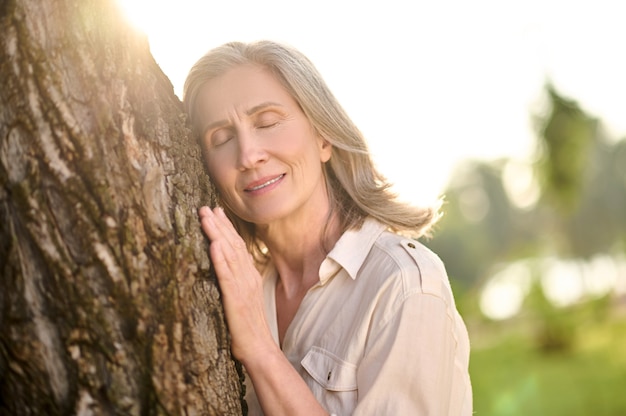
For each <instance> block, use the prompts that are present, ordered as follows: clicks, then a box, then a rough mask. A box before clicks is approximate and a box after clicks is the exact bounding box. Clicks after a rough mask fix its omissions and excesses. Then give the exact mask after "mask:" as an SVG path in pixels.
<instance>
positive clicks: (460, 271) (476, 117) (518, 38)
mask: <svg viewBox="0 0 626 416" xmlns="http://www.w3.org/2000/svg"><path fill="white" fill-rule="evenodd" d="M118 1H119V2H120V4H121V6H122V8H123V9H124V10H125V13H126V15H127V16H128V17H129V19H130V20H131V22H132V23H133V24H135V25H136V26H137V27H138V28H140V29H141V30H143V31H145V32H146V34H147V35H148V38H149V41H150V45H151V49H152V53H153V55H154V56H155V59H156V60H157V63H158V64H159V65H160V66H161V68H162V69H163V70H164V72H165V73H166V74H167V75H168V76H169V77H170V80H171V81H172V83H173V88H174V91H175V92H176V93H177V94H178V95H179V96H181V93H182V85H183V82H184V79H185V76H186V74H187V71H188V70H189V68H190V67H191V65H192V64H193V63H194V62H195V61H196V60H197V59H198V58H199V57H200V56H201V55H202V54H203V53H205V52H206V51H207V50H209V49H210V48H212V47H214V46H217V45H219V44H222V43H224V42H227V41H232V40H242V41H251V40H257V39H273V40H277V41H281V42H285V43H288V44H291V45H293V46H295V47H297V48H298V49H300V50H301V51H303V52H304V53H305V54H306V55H307V56H309V57H310V58H311V60H312V61H313V62H314V63H315V64H316V66H317V67H318V69H319V70H320V72H321V73H322V75H323V76H324V77H325V79H326V81H327V82H328V84H329V85H330V87H331V89H332V90H333V92H334V93H335V94H336V95H337V97H338V99H339V101H340V102H341V103H342V104H343V105H344V106H345V108H346V110H347V112H348V113H349V114H350V116H351V117H352V118H353V119H354V121H355V122H356V123H357V125H359V126H360V128H361V129H362V131H363V132H364V134H365V136H366V137H367V138H368V140H369V144H370V147H371V150H372V153H373V154H374V158H375V160H376V162H377V164H378V165H379V167H380V169H381V171H382V172H383V173H385V174H386V175H387V176H388V177H389V178H390V179H391V180H392V181H393V182H394V183H395V184H396V190H397V192H398V193H399V195H400V197H401V198H402V199H405V200H409V201H411V202H414V203H417V204H428V203H430V202H432V201H433V200H435V199H437V198H439V197H440V196H444V198H445V204H444V206H443V212H444V216H443V218H442V220H441V222H440V223H439V225H438V227H437V230H436V232H435V234H434V237H433V238H432V239H430V240H426V241H424V243H425V244H426V245H428V246H429V247H431V248H432V249H433V250H434V251H435V252H436V253H438V254H439V255H440V257H441V258H442V259H443V261H444V263H445V264H446V266H447V269H448V273H449V276H450V279H451V282H452V285H453V289H454V292H455V297H456V300H457V306H458V308H459V310H460V312H461V314H462V315H463V317H464V318H465V320H466V322H467V325H468V329H469V332H470V338H471V342H472V357H471V364H470V367H471V368H470V371H471V376H472V382H473V387H474V402H475V414H476V415H478V416H480V415H494V416H499V415H503V416H504V415H591V414H593V415H624V414H626V395H624V394H623V392H624V390H625V389H626V114H625V112H626V77H625V76H624V74H626V54H624V42H625V41H626V25H625V24H624V16H626V4H624V3H623V2H620V1H608V0H594V1H591V0H586V1H576V0H571V1H564V0H543V1H538V0H527V1H524V2H521V1H507V2H503V1H496V0H476V1H472V2H466V1H461V0H442V1H438V2H425V1H399V0H388V1H385V2H384V3H382V2H372V1H359V2H356V1H353V2H351V1H337V0H335V1H327V0H319V1H316V2H297V1H286V0H267V1H264V2H252V1H234V0H233V1H223V2H219V3H218V2H193V1H189V0H184V1H183V0H181V1H179V2H176V3H175V4H173V2H159V1H147V0H118Z"/></svg>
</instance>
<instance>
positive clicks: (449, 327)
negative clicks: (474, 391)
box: [354, 291, 472, 416]
mask: <svg viewBox="0 0 626 416" xmlns="http://www.w3.org/2000/svg"><path fill="white" fill-rule="evenodd" d="M368 344H369V345H368V347H367V349H366V352H365V356H364V357H363V360H362V361H361V364H360V365H359V369H358V371H357V384H358V392H359V393H358V394H359V398H358V404H357V407H356V409H355V412H354V415H383V414H387V415H393V414H406V415H409V414H410V415H437V416H440V415H463V416H465V415H470V414H471V412H472V410H471V409H472V404H471V402H472V398H471V385H470V382H469V374H468V361H469V340H468V336H467V331H466V329H465V325H464V324H463V322H462V320H461V318H460V316H459V315H458V313H457V312H456V309H455V308H454V306H453V305H452V307H450V305H449V304H447V303H446V301H445V299H444V298H442V297H438V296H435V295H433V294H429V293H423V292H421V291H417V292H415V293H412V294H410V295H408V296H407V297H406V298H405V299H404V300H403V301H402V302H401V303H400V305H399V307H398V309H397V311H395V313H393V315H392V316H391V318H390V319H389V320H388V321H387V322H384V323H382V324H381V326H380V329H379V330H378V331H375V332H373V333H372V336H371V337H370V341H369V342H368Z"/></svg>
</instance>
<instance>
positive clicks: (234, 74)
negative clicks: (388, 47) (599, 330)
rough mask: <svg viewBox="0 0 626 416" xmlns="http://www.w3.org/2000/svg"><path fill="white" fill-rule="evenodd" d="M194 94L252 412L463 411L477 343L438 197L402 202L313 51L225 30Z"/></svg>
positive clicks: (211, 228) (209, 223)
mask: <svg viewBox="0 0 626 416" xmlns="http://www.w3.org/2000/svg"><path fill="white" fill-rule="evenodd" d="M184 97H185V98H184V100H185V105H186V108H187V111H188V114H189V116H190V119H191V122H192V126H193V128H194V132H195V134H196V135H197V137H198V138H199V141H200V144H201V147H202V151H203V157H204V159H205V162H206V166H207V170H208V173H209V176H210V178H211V180H212V183H213V185H214V186H215V191H216V194H217V197H218V202H219V203H218V207H216V208H213V209H210V208H209V207H202V208H201V209H200V219H201V224H202V229H203V230H204V232H205V233H206V235H207V236H208V238H209V240H210V241H211V244H210V256H211V259H212V262H213V265H214V268H215V271H216V273H217V277H218V280H219V284H220V287H221V289H222V293H223V302H224V308H225V311H226V318H227V321H228V327H229V329H230V332H231V335H232V352H233V355H234V356H235V357H236V358H237V359H238V360H240V361H241V363H242V364H243V366H244V368H245V370H246V373H247V376H248V377H249V378H248V379H247V380H246V382H247V384H248V386H247V397H246V398H247V401H248V404H249V408H250V409H249V410H250V414H253V415H254V414H263V413H265V414H268V415H299V414H306V415H309V414H310V415H313V414H329V413H330V414H337V415H349V414H354V415H392V414H393V415H469V414H471V410H472V395H471V385H470V381H469V375H468V360H469V341H468V335H467V331H466V329H465V325H464V323H463V321H462V319H461V317H460V316H459V314H458V313H457V311H456V307H455V304H454V300H453V296H452V292H451V290H450V285H449V282H448V278H447V276H446V272H445V269H444V267H443V265H442V263H441V261H440V260H439V259H438V257H437V256H436V255H435V254H433V253H432V252H430V251H429V250H428V249H426V248H425V247H424V246H422V245H421V244H420V243H418V242H417V241H415V240H414V239H412V238H411V237H413V238H417V237H419V236H421V235H423V234H425V233H426V232H427V231H428V229H429V227H430V226H431V225H432V224H433V223H434V221H435V220H436V219H437V217H438V214H437V211H436V210H434V209H422V208H416V207H412V206H410V205H407V204H404V203H401V202H399V201H398V200H397V199H396V198H395V196H394V195H393V194H392V193H391V192H390V191H389V184H388V183H387V182H386V180H385V179H384V177H383V176H382V175H381V174H380V173H379V172H378V171H377V170H376V169H375V167H374V165H373V163H372V160H371V158H370V155H369V153H368V150H367V146H366V143H365V140H364V139H363V137H362V135H361V133H360V132H359V130H358V129H357V128H356V127H355V126H354V124H353V123H352V122H351V121H350V119H349V118H348V116H347V115H346V113H345V112H344V110H343V109H342V108H341V106H340V105H339V104H338V103H337V101H336V100H335V98H334V97H333V95H332V94H331V92H330V91H329V89H328V87H327V86H326V85H325V83H324V82H323V80H322V78H321V77H320V75H319V73H318V72H317V71H316V69H315V68H314V66H313V65H312V64H311V62H310V61H309V60H308V59H307V58H306V57H304V56H303V55H302V54H301V53H300V52H298V51H296V50H293V49H291V48H289V47H286V46H284V45H280V44H277V43H274V42H269V41H263V42H257V43H252V44H244V43H229V44H226V45H223V46H221V47H218V48H216V49H214V50H212V51H210V52H209V53H208V54H207V55H205V56H203V57H202V58H201V59H200V60H199V61H198V62H197V63H196V64H195V65H194V66H193V68H192V69H191V71H190V73H189V76H188V78H187V81H186V83H185V90H184Z"/></svg>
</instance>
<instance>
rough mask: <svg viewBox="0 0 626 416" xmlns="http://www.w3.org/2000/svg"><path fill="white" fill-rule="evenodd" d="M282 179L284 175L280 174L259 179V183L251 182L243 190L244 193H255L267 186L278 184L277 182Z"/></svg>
mask: <svg viewBox="0 0 626 416" xmlns="http://www.w3.org/2000/svg"><path fill="white" fill-rule="evenodd" d="M284 177H285V174H284V173H282V174H280V175H278V176H275V177H271V178H263V179H261V180H259V181H255V182H252V183H250V184H249V185H248V186H247V187H246V188H245V189H244V192H255V191H258V190H261V189H263V188H266V187H268V186H270V185H272V184H274V183H276V182H278V181H279V180H281V179H282V178H284Z"/></svg>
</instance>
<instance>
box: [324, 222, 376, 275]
mask: <svg viewBox="0 0 626 416" xmlns="http://www.w3.org/2000/svg"><path fill="white" fill-rule="evenodd" d="M386 228H387V227H386V226H385V225H384V224H383V223H381V222H379V221H377V220H375V219H374V218H371V217H368V218H366V219H365V221H364V222H363V225H362V226H361V228H360V229H352V230H348V231H346V232H345V233H343V235H342V236H341V237H340V238H339V240H337V243H335V246H334V247H333V249H332V250H331V251H330V253H328V255H327V256H326V259H324V261H323V262H322V265H321V266H320V271H319V276H320V283H321V284H322V285H324V284H326V282H328V281H329V280H330V278H331V277H333V276H334V275H335V274H336V273H337V272H338V271H339V269H340V268H343V269H344V270H345V271H346V272H347V273H348V275H349V276H350V277H351V278H352V279H353V280H354V279H356V276H357V274H358V272H359V269H360V268H361V265H363V262H364V261H365V258H366V257H367V255H368V253H369V252H370V250H371V248H372V246H373V245H374V243H375V242H376V239H377V238H378V236H379V235H380V234H382V232H383V231H384V230H385V229H386Z"/></svg>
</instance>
